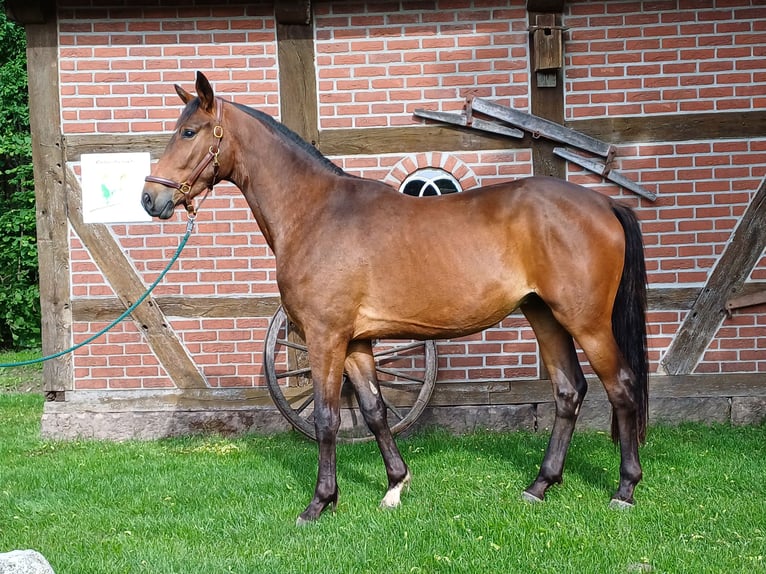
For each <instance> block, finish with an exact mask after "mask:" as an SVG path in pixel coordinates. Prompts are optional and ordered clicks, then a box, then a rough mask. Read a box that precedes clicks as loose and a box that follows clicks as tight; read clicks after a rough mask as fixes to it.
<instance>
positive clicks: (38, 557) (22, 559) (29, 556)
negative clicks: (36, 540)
mask: <svg viewBox="0 0 766 574" xmlns="http://www.w3.org/2000/svg"><path fill="white" fill-rule="evenodd" d="M0 574H55V573H54V572H53V568H51V565H50V564H48V561H47V560H46V559H45V557H44V556H43V555H42V554H40V553H39V552H37V551H35V550H13V551H11V552H6V553H4V554H0Z"/></svg>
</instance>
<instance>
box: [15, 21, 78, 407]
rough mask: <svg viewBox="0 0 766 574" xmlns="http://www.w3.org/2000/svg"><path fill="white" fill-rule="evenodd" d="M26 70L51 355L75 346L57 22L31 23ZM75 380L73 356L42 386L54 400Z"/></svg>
mask: <svg viewBox="0 0 766 574" xmlns="http://www.w3.org/2000/svg"><path fill="white" fill-rule="evenodd" d="M26 33H27V65H28V67H29V69H30V70H33V73H30V74H29V123H30V128H31V132H32V161H33V164H34V178H35V200H36V211H37V254H38V265H39V269H40V308H41V312H42V325H41V327H42V352H43V355H51V354H54V353H57V352H59V351H63V350H64V349H67V348H68V347H69V346H70V345H71V341H72V316H71V311H70V309H69V296H70V283H69V229H68V227H67V224H66V221H67V197H66V193H64V189H65V181H66V173H65V171H64V150H63V146H62V142H61V136H60V132H59V130H60V127H59V124H60V107H59V91H58V88H59V75H58V22H57V21H56V18H55V16H54V17H52V18H50V19H49V20H48V21H47V23H44V24H29V25H27V26H26ZM73 381H74V377H73V374H72V362H71V357H70V356H69V355H65V356H63V357H59V358H58V359H53V360H50V361H47V362H45V363H44V365H43V384H44V389H45V391H46V392H48V393H50V395H49V398H54V397H55V393H57V392H60V391H66V390H69V389H71V388H72V385H73Z"/></svg>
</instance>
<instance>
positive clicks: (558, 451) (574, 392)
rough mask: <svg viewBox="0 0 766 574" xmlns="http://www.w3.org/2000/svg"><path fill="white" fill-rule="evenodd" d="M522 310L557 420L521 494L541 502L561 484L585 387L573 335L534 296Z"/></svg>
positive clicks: (586, 388)
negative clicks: (535, 472) (550, 387)
mask: <svg viewBox="0 0 766 574" xmlns="http://www.w3.org/2000/svg"><path fill="white" fill-rule="evenodd" d="M521 310H522V311H523V312H524V315H525V316H526V317H527V319H528V320H529V323H530V324H531V325H532V329H533V330H534V331H535V336H536V337H537V342H538V344H539V346H540V355H541V357H542V360H543V362H544V363H545V366H546V368H547V369H548V372H549V374H550V377H551V383H552V385H553V396H554V400H555V403H556V418H555V420H554V422H553V429H552V430H551V437H550V440H549V442H548V448H547V449H546V451H545V456H544V457H543V462H542V464H541V465H540V472H539V473H538V475H537V478H536V479H535V481H534V482H533V483H532V484H531V485H530V486H529V487H528V488H527V489H526V490H525V491H524V494H523V496H524V498H526V499H527V500H530V501H540V500H542V499H543V498H544V497H545V491H546V490H548V488H549V487H550V486H551V485H552V484H557V483H560V482H561V479H562V474H563V472H564V462H565V460H566V455H567V450H568V449H569V443H570V442H571V440H572V433H573V432H574V428H575V423H576V422H577V416H578V415H579V413H580V406H581V405H582V401H583V398H584V397H585V393H586V391H587V390H588V385H587V383H586V382H585V377H584V375H583V372H582V368H581V367H580V364H579V362H578V361H577V353H576V351H575V348H574V342H573V340H572V336H571V335H570V334H569V333H568V332H567V330H566V329H564V327H562V326H561V324H560V323H559V322H558V321H557V320H556V318H555V317H554V316H553V314H552V313H551V310H550V308H549V307H548V305H546V304H545V303H544V302H543V301H542V300H541V299H539V298H538V297H533V298H530V299H528V300H527V301H526V302H525V303H524V304H523V305H522V307H521Z"/></svg>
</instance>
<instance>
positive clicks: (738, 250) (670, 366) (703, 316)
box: [660, 179, 766, 375]
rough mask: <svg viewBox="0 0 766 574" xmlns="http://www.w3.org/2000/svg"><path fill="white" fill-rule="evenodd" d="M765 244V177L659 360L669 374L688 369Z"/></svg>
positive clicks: (694, 362)
mask: <svg viewBox="0 0 766 574" xmlns="http://www.w3.org/2000/svg"><path fill="white" fill-rule="evenodd" d="M764 248H766V179H764V180H763V182H761V186H760V187H759V189H758V191H756V193H755V195H754V196H753V199H752V200H751V201H750V205H749V206H748V207H747V209H746V210H745V213H744V214H743V215H742V218H741V219H740V221H739V223H738V224H737V227H736V228H735V229H734V232H733V233H732V237H731V240H730V241H729V243H728V244H727V245H726V248H725V249H724V252H723V253H722V254H721V257H720V258H719V259H718V262H717V263H716V265H715V267H714V268H713V270H712V272H711V273H710V275H709V277H708V280H707V283H706V284H705V287H704V288H703V289H702V290H701V291H700V294H699V297H697V300H696V301H695V302H694V305H692V308H691V309H690V310H689V313H687V315H686V318H685V319H684V322H683V323H682V324H681V328H680V329H679V330H678V332H677V333H676V336H675V337H674V338H673V341H672V342H671V344H670V347H669V348H668V351H667V353H665V356H664V357H663V358H662V360H661V361H660V364H661V365H662V368H663V369H664V370H665V372H666V373H668V374H671V375H678V374H685V373H690V372H691V371H692V370H693V369H694V367H695V365H696V364H697V362H698V361H699V360H700V358H701V357H702V355H703V353H704V352H705V349H707V347H708V345H709V344H710V341H711V340H712V338H713V337H714V336H715V333H716V331H717V330H718V327H719V326H720V324H721V322H722V321H723V319H724V317H725V316H726V301H727V300H728V299H730V298H731V297H732V296H734V295H737V294H738V293H739V292H740V291H741V290H742V286H743V285H744V282H745V280H746V279H747V277H748V276H749V275H750V272H751V271H752V269H753V267H754V266H755V265H756V263H758V260H759V259H760V258H761V256H762V254H763V251H764Z"/></svg>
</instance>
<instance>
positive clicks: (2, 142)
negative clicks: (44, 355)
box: [0, 0, 40, 348]
mask: <svg viewBox="0 0 766 574" xmlns="http://www.w3.org/2000/svg"><path fill="white" fill-rule="evenodd" d="M39 298H40V294H39V286H38V271H37V241H36V236H35V196H34V185H33V177H32V151H31V141H30V135H29V108H28V102H27V71H26V39H25V35H24V29H23V28H22V27H21V26H19V25H17V24H14V23H13V22H10V21H8V19H7V18H6V15H5V2H4V1H3V0H0V348H23V347H33V346H38V345H39V344H40V301H39Z"/></svg>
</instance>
